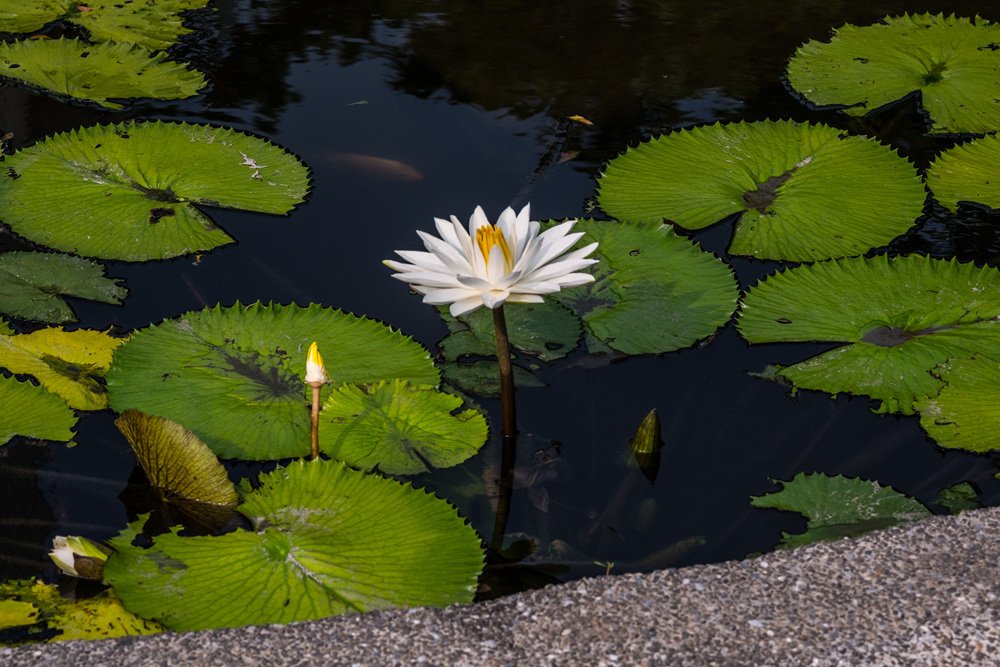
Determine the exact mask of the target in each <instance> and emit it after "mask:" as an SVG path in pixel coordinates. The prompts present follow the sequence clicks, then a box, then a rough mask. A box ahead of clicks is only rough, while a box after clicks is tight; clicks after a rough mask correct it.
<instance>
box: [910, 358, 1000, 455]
mask: <svg viewBox="0 0 1000 667" xmlns="http://www.w3.org/2000/svg"><path fill="white" fill-rule="evenodd" d="M992 349H993V350H994V351H997V348H996V347H994V348H992ZM996 356H997V357H998V358H996V359H991V358H989V357H986V356H978V357H975V358H972V359H950V360H948V361H947V362H945V363H943V364H941V365H940V366H938V367H937V369H935V371H934V372H935V373H936V374H937V376H938V377H939V378H940V379H941V382H942V383H943V384H942V386H941V391H940V392H939V393H938V394H937V395H936V396H933V397H928V396H925V397H923V398H921V399H920V400H919V401H917V403H916V406H915V407H916V409H917V411H918V412H919V413H920V426H921V427H922V428H923V429H924V430H925V431H927V435H929V436H930V437H932V438H934V441H935V442H937V444H939V445H941V446H942V447H954V448H958V449H967V450H969V451H972V452H988V451H993V450H997V449H1000V403H998V401H997V396H1000V352H997V355H996Z"/></svg>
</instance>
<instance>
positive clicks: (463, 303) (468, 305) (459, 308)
mask: <svg viewBox="0 0 1000 667" xmlns="http://www.w3.org/2000/svg"><path fill="white" fill-rule="evenodd" d="M482 305H483V300H482V298H481V297H480V296H479V295H478V294H477V295H476V296H470V297H468V298H466V299H461V300H459V301H456V302H455V303H453V304H451V307H450V308H449V309H448V310H449V312H451V315H452V317H458V316H460V315H465V314H466V313H470V312H472V311H473V310H475V309H476V308H479V307H480V306H482Z"/></svg>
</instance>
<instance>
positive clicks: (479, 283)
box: [456, 276, 490, 289]
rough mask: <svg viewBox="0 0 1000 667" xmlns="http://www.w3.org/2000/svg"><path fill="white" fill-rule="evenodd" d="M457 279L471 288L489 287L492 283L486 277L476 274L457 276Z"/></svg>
mask: <svg viewBox="0 0 1000 667" xmlns="http://www.w3.org/2000/svg"><path fill="white" fill-rule="evenodd" d="M456 280H458V282H459V283H460V284H461V285H463V286H464V287H468V288H471V289H489V288H490V283H489V281H488V280H486V279H485V278H478V277H476V276H456Z"/></svg>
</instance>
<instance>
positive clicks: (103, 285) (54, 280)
mask: <svg viewBox="0 0 1000 667" xmlns="http://www.w3.org/2000/svg"><path fill="white" fill-rule="evenodd" d="M0 208H2V204H0ZM126 294H127V290H126V289H125V288H124V287H122V286H120V285H119V284H118V282H117V279H115V278H108V277H106V276H105V275H104V267H103V266H101V265H100V264H98V263H97V262H92V261H90V260H87V259H83V258H81V257H72V256H70V255H60V254H56V253H46V252H6V253H3V254H2V255H0V313H3V314H5V315H9V316H11V317H17V318H20V319H23V320H37V321H39V322H50V323H52V324H62V323H65V322H75V321H76V315H74V314H73V309H72V308H70V307H69V304H67V303H66V302H65V301H64V300H63V299H61V298H60V295H61V296H75V297H79V298H81V299H90V300H91V301H100V302H102V303H114V304H119V303H121V302H122V300H123V299H124V298H125V295H126Z"/></svg>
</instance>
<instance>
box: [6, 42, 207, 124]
mask: <svg viewBox="0 0 1000 667" xmlns="http://www.w3.org/2000/svg"><path fill="white" fill-rule="evenodd" d="M0 77H7V78H9V79H14V80H15V81H20V82H22V83H26V84H28V85H29V86H36V87H38V88H41V89H43V90H48V91H50V92H53V93H56V94H58V95H66V96H68V97H70V98H72V99H75V100H84V101H88V102H96V103H97V104H99V105H101V106H102V107H105V108H108V109H121V108H122V105H121V104H119V103H118V102H114V101H112V100H120V99H132V98H140V97H151V98H154V99H158V100H179V99H183V98H185V97H191V96H193V95H197V94H198V91H199V90H201V89H202V88H203V87H204V86H205V77H204V75H202V73H201V72H199V71H197V70H194V69H191V68H190V67H189V66H188V65H187V63H180V62H171V61H169V60H167V55H166V54H165V53H151V52H149V51H147V50H146V49H143V48H141V47H139V46H135V45H134V44H125V43H122V44H112V43H104V44H86V43H84V42H81V41H80V40H78V39H65V38H60V39H39V40H21V41H18V42H9V43H5V44H0Z"/></svg>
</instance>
